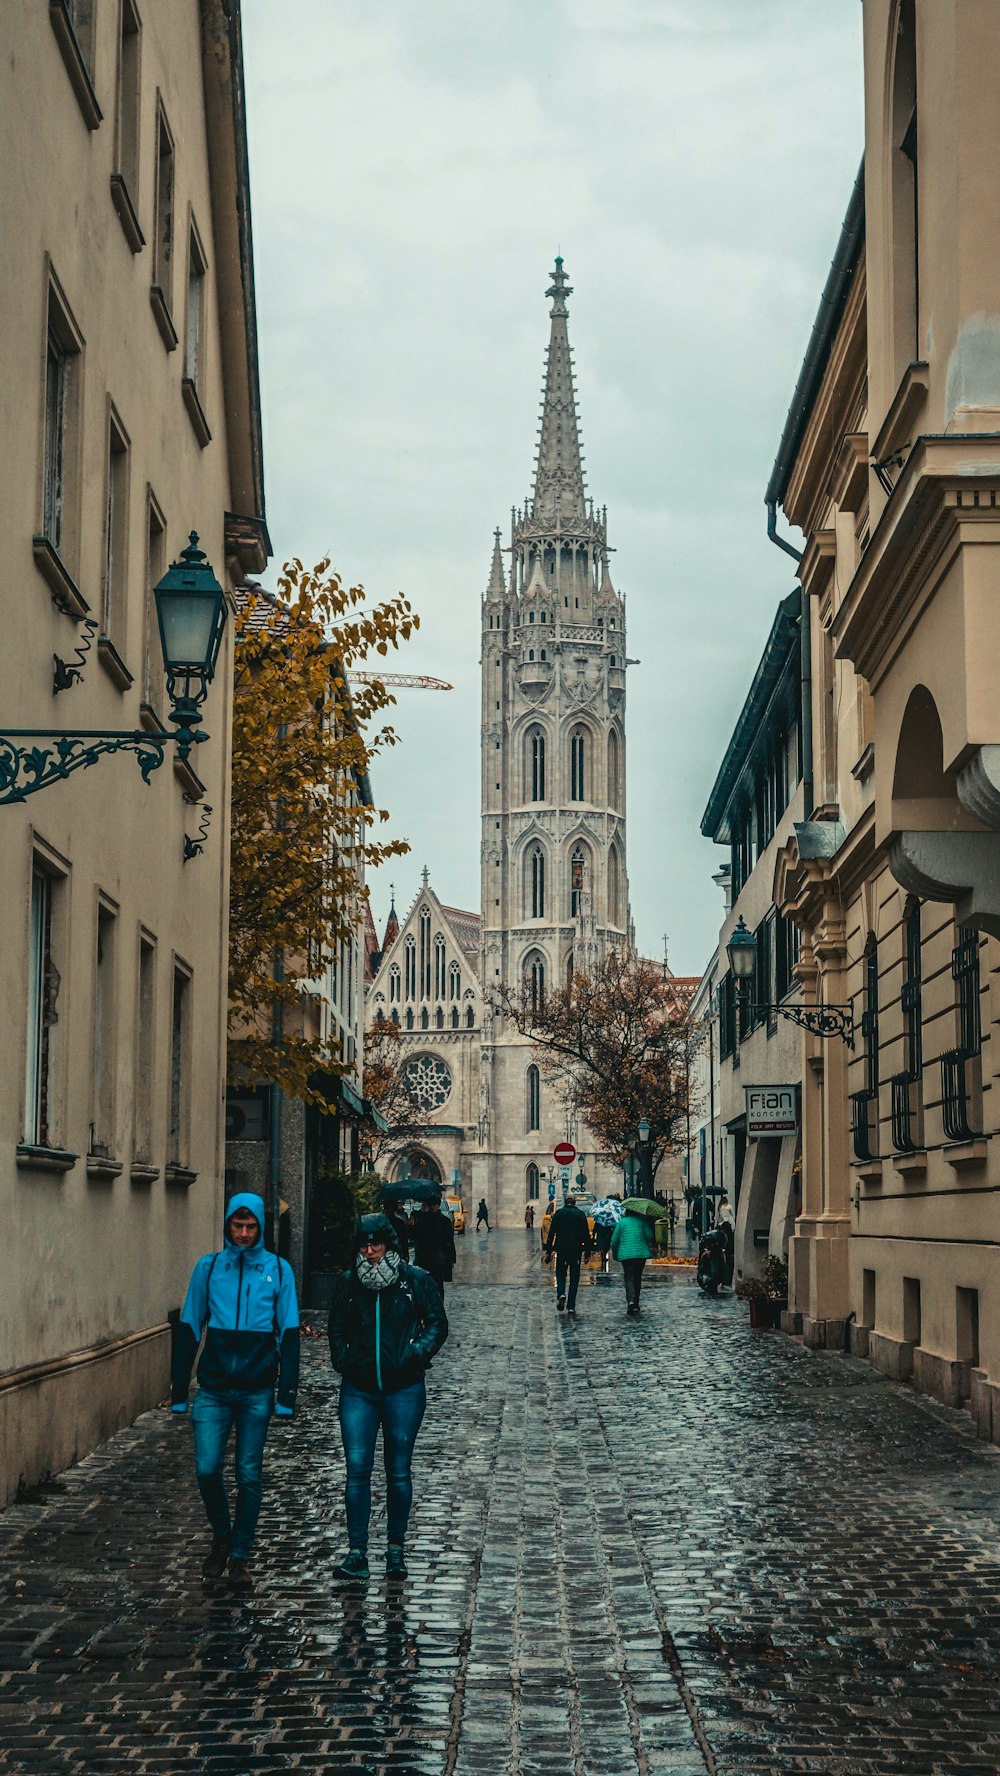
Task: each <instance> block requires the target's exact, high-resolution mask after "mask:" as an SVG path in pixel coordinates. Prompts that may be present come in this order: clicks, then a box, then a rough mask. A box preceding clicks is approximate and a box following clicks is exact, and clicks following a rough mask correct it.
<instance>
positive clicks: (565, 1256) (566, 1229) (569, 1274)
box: [545, 1196, 593, 1316]
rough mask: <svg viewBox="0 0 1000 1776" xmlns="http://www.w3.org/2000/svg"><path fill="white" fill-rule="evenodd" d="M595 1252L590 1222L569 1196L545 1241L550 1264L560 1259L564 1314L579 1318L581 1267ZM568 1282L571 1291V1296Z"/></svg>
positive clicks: (558, 1282)
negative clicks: (576, 1315)
mask: <svg viewBox="0 0 1000 1776" xmlns="http://www.w3.org/2000/svg"><path fill="white" fill-rule="evenodd" d="M592 1250H593V1242H592V1240H591V1237H590V1222H589V1221H588V1220H587V1217H586V1215H585V1214H584V1212H583V1210H582V1209H578V1208H577V1206H576V1201H575V1199H574V1198H573V1197H572V1196H567V1198H566V1200H565V1202H564V1203H563V1206H562V1208H561V1209H557V1210H556V1212H555V1214H554V1215H553V1217H552V1220H551V1221H550V1222H549V1232H548V1238H547V1239H546V1241H545V1257H546V1260H548V1259H549V1258H551V1256H552V1253H553V1251H555V1255H556V1307H557V1308H558V1310H559V1312H560V1313H562V1311H563V1309H564V1308H565V1310H566V1312H567V1313H571V1314H573V1315H574V1316H575V1314H576V1292H577V1289H578V1288H579V1286H580V1264H581V1262H582V1260H583V1259H584V1258H589V1257H590V1254H591V1252H592ZM567 1279H568V1283H569V1288H568V1292H567Z"/></svg>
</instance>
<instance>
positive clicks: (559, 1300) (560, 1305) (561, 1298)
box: [556, 1295, 566, 1313]
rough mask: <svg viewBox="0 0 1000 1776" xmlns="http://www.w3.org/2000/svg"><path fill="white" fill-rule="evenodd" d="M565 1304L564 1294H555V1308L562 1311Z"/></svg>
mask: <svg viewBox="0 0 1000 1776" xmlns="http://www.w3.org/2000/svg"><path fill="white" fill-rule="evenodd" d="M565 1306H566V1297H565V1295H559V1296H557V1298H556V1307H557V1308H558V1309H559V1312H560V1313H562V1312H563V1310H564V1308H565Z"/></svg>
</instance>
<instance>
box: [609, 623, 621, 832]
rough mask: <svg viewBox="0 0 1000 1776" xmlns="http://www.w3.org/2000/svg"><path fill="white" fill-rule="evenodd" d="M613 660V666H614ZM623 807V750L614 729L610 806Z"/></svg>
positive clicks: (610, 752) (610, 746)
mask: <svg viewBox="0 0 1000 1776" xmlns="http://www.w3.org/2000/svg"><path fill="white" fill-rule="evenodd" d="M614 663H615V662H614V659H613V658H612V661H611V664H612V666H613V665H614ZM620 805H621V748H620V746H619V743H618V735H617V732H616V731H615V729H614V728H612V730H611V732H610V734H609V735H608V806H609V808H617V807H619V806H620Z"/></svg>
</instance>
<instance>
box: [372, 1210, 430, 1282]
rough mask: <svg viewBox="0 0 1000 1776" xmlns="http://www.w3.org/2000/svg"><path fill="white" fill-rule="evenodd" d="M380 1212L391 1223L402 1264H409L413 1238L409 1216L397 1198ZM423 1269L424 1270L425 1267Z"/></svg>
mask: <svg viewBox="0 0 1000 1776" xmlns="http://www.w3.org/2000/svg"><path fill="white" fill-rule="evenodd" d="M382 1212H383V1214H384V1215H385V1217H386V1220H387V1221H391V1222H392V1226H393V1229H394V1231H395V1234H396V1238H397V1240H398V1241H399V1249H400V1252H401V1253H402V1255H403V1263H404V1264H409V1262H410V1240H411V1239H412V1237H413V1227H412V1223H411V1221H410V1217H409V1215H408V1214H407V1213H406V1210H405V1209H404V1207H403V1205H402V1203H401V1202H400V1201H399V1199H398V1197H397V1198H393V1199H391V1200H390V1201H389V1202H387V1203H386V1205H385V1208H384V1209H383V1211H382ZM424 1268H425V1269H426V1265H425V1266H424Z"/></svg>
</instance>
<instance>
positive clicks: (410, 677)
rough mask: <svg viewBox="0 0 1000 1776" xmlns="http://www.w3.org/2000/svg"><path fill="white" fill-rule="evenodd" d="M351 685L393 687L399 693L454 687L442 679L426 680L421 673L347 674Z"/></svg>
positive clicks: (451, 688) (452, 688) (443, 689)
mask: <svg viewBox="0 0 1000 1776" xmlns="http://www.w3.org/2000/svg"><path fill="white" fill-rule="evenodd" d="M347 677H348V679H349V681H350V683H351V684H368V685H370V684H384V685H394V686H395V688H396V689H397V690H399V691H453V690H454V689H455V687H454V685H450V684H447V683H446V682H445V680H444V679H443V678H428V677H427V676H426V674H425V673H423V672H349V673H348V674H347Z"/></svg>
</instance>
